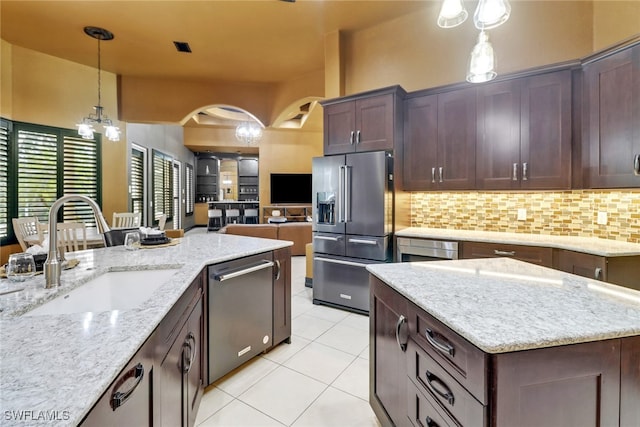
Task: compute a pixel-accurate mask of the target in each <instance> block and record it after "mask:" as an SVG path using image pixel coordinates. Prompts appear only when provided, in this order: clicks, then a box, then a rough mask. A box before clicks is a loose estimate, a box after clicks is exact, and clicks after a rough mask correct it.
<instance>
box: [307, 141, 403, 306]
mask: <svg viewBox="0 0 640 427" xmlns="http://www.w3.org/2000/svg"><path fill="white" fill-rule="evenodd" d="M312 192H313V252H314V256H313V303H314V304H326V305H331V306H336V307H340V308H345V309H348V310H351V311H355V312H359V313H368V312H369V273H368V272H367V270H366V265H367V264H372V263H381V262H388V261H391V260H392V250H391V244H392V232H393V157H392V156H391V154H390V153H387V152H384V151H374V152H368V153H353V154H346V155H336V156H325V157H315V158H314V159H313V181H312Z"/></svg>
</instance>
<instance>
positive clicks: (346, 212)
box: [344, 166, 351, 222]
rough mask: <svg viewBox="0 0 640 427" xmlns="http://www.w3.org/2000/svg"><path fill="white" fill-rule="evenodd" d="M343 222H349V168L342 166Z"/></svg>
mask: <svg viewBox="0 0 640 427" xmlns="http://www.w3.org/2000/svg"><path fill="white" fill-rule="evenodd" d="M344 222H351V166H344Z"/></svg>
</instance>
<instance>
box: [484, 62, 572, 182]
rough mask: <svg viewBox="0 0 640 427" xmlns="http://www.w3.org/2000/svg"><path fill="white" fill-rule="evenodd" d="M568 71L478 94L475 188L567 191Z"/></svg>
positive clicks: (490, 87) (486, 88)
mask: <svg viewBox="0 0 640 427" xmlns="http://www.w3.org/2000/svg"><path fill="white" fill-rule="evenodd" d="M571 123H572V121H571V71H570V70H563V71H558V72H553V73H545V74H540V75H534V76H530V77H523V78H519V79H513V80H506V81H502V82H497V83H492V84H488V85H486V86H483V87H481V88H479V89H478V150H477V176H476V178H477V188H479V189H485V190H507V189H528V190H534V189H536V190H543V189H568V188H570V187H571V126H572V125H571Z"/></svg>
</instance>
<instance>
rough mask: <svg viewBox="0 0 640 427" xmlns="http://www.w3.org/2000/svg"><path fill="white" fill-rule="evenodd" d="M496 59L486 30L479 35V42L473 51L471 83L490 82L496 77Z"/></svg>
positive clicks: (468, 76)
mask: <svg viewBox="0 0 640 427" xmlns="http://www.w3.org/2000/svg"><path fill="white" fill-rule="evenodd" d="M495 70H496V60H495V57H494V55H493V47H492V46H491V43H489V36H488V35H487V33H485V32H484V31H481V32H480V35H479V36H478V43H477V44H476V45H475V46H474V47H473V50H472V51H471V57H470V58H469V71H468V73H467V81H468V82H470V83H482V82H488V81H489V80H493V79H495V78H496V75H497V73H496V71H495Z"/></svg>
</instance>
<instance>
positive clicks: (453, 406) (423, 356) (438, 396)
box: [407, 340, 488, 427]
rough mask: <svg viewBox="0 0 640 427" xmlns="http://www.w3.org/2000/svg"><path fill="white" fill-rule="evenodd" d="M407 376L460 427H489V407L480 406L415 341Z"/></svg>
mask: <svg viewBox="0 0 640 427" xmlns="http://www.w3.org/2000/svg"><path fill="white" fill-rule="evenodd" d="M407 374H408V376H409V378H410V379H411V380H413V381H414V382H415V384H416V385H417V386H418V389H419V390H422V392H423V393H424V394H425V395H428V396H430V397H432V398H433V399H434V400H436V401H437V402H438V403H439V404H440V406H442V407H443V408H445V409H446V410H447V411H448V412H449V413H450V414H451V415H452V416H453V417H454V418H455V419H456V420H457V421H458V422H459V423H460V424H461V425H463V426H465V427H484V426H486V425H487V416H488V415H487V407H486V406H484V405H483V404H482V403H480V402H478V400H476V399H475V398H474V397H473V395H472V394H471V393H469V392H468V391H467V390H466V389H465V388H464V387H463V386H462V385H460V383H458V381H456V380H455V379H454V378H453V377H452V376H451V375H449V373H448V372H447V370H445V369H444V368H443V367H442V366H440V365H439V364H438V363H436V361H435V360H433V359H432V358H431V356H429V355H428V354H427V353H426V352H425V351H424V350H422V349H421V348H420V346H418V345H417V344H416V343H415V342H414V341H413V340H409V341H408V343H407Z"/></svg>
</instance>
